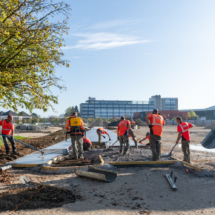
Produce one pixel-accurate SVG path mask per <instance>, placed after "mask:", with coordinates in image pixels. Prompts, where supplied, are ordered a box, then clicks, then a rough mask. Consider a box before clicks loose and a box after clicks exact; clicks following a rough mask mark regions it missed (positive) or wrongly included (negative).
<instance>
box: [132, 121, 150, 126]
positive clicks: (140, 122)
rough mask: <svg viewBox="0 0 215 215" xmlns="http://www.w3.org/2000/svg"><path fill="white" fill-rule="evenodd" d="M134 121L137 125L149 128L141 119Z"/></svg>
mask: <svg viewBox="0 0 215 215" xmlns="http://www.w3.org/2000/svg"><path fill="white" fill-rule="evenodd" d="M134 121H135V122H136V125H139V126H147V124H146V123H145V122H143V121H142V120H141V119H134Z"/></svg>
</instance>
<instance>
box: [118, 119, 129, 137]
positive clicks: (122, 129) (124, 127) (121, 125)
mask: <svg viewBox="0 0 215 215" xmlns="http://www.w3.org/2000/svg"><path fill="white" fill-rule="evenodd" d="M129 125H130V122H129V120H123V121H120V123H119V125H118V128H117V130H118V131H119V136H123V135H125V133H126V132H127V133H128V126H129Z"/></svg>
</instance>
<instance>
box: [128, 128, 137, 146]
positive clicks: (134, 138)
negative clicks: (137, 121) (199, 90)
mask: <svg viewBox="0 0 215 215" xmlns="http://www.w3.org/2000/svg"><path fill="white" fill-rule="evenodd" d="M128 133H129V135H130V136H131V137H132V138H133V140H134V143H135V146H136V147H138V145H137V140H136V136H135V135H134V132H133V131H132V130H131V129H129V130H128Z"/></svg>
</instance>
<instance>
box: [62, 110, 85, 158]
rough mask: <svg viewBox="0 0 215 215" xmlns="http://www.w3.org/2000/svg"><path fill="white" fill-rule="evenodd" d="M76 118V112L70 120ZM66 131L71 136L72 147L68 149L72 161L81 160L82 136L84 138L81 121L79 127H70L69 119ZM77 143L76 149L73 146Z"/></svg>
mask: <svg viewBox="0 0 215 215" xmlns="http://www.w3.org/2000/svg"><path fill="white" fill-rule="evenodd" d="M77 116H78V113H77V112H74V113H73V114H72V116H71V117H70V118H76V117H77ZM66 129H67V130H68V131H69V134H70V135H71V143H72V145H71V146H70V147H69V149H70V150H71V149H72V152H73V157H74V159H78V158H81V159H83V158H84V156H83V136H84V132H85V130H84V123H83V121H82V119H81V125H80V126H70V119H68V120H67V122H66ZM76 141H77V145H78V148H77V146H76V144H75V142H76Z"/></svg>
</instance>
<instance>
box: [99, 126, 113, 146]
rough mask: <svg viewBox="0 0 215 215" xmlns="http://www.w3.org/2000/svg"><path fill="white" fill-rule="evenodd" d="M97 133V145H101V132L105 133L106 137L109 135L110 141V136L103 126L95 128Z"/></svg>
mask: <svg viewBox="0 0 215 215" xmlns="http://www.w3.org/2000/svg"><path fill="white" fill-rule="evenodd" d="M96 132H97V134H98V137H99V140H98V142H99V145H101V137H102V134H107V135H108V137H109V141H111V138H110V135H109V134H108V133H107V131H106V130H105V129H104V128H98V129H97V130H96ZM103 137H104V138H105V136H103Z"/></svg>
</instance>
